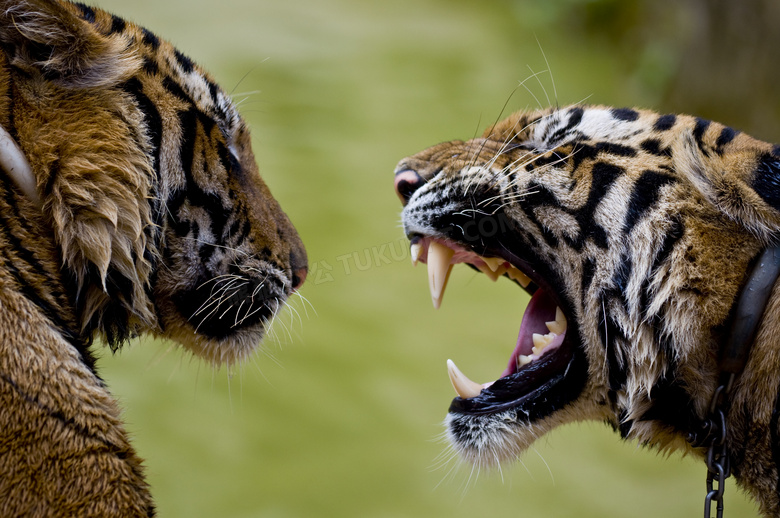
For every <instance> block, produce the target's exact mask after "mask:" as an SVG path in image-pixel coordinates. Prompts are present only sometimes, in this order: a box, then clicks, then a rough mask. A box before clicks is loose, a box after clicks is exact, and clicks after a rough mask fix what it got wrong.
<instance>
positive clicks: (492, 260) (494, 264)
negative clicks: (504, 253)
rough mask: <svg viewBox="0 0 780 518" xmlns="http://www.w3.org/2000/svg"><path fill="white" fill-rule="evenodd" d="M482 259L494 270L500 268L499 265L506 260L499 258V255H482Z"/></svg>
mask: <svg viewBox="0 0 780 518" xmlns="http://www.w3.org/2000/svg"><path fill="white" fill-rule="evenodd" d="M481 259H482V260H483V261H485V264H487V265H488V266H489V267H490V269H491V270H493V271H494V272H495V271H496V270H498V267H499V266H501V265H502V264H504V260H503V259H499V258H498V257H482V258H481Z"/></svg>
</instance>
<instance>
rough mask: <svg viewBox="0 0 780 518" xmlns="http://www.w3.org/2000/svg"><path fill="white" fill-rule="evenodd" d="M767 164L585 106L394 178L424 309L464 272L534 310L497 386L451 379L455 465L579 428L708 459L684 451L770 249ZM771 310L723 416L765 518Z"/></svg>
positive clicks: (773, 477)
mask: <svg viewBox="0 0 780 518" xmlns="http://www.w3.org/2000/svg"><path fill="white" fill-rule="evenodd" d="M779 151H780V150H779V149H778V148H775V147H773V146H772V145H770V144H767V143H765V142H761V141H758V140H756V139H753V138H751V137H749V136H748V135H745V134H743V133H740V132H737V131H735V130H733V129H731V128H728V127H725V126H723V125H720V124H717V123H714V122H710V121H706V120H702V119H697V118H694V117H688V116H682V115H680V116H677V115H659V114H656V113H652V112H649V111H643V110H634V109H613V108H607V107H599V106H579V105H578V106H571V107H568V108H561V109H548V110H544V111H536V112H530V113H528V112H526V113H517V114H514V115H512V116H510V117H509V118H507V119H506V120H504V121H502V122H500V123H498V124H496V125H495V126H493V127H491V128H489V129H488V130H487V131H486V132H485V133H484V134H483V135H482V136H481V137H480V138H475V139H473V140H469V141H466V142H462V141H454V142H446V143H442V144H439V145H436V146H433V147H431V148H429V149H426V150H424V151H422V152H420V153H418V154H416V155H413V156H410V157H408V158H405V159H403V160H401V162H400V163H399V165H398V167H397V169H396V175H395V188H396V192H397V193H398V195H399V197H400V198H401V200H402V202H403V204H404V205H405V207H404V209H403V213H402V219H403V225H404V230H405V232H406V235H407V236H408V237H409V239H410V240H411V248H412V258H413V260H415V261H416V260H419V261H422V262H426V263H427V264H428V272H429V285H430V286H429V287H430V290H431V296H432V298H433V302H434V306H435V307H438V306H439V304H440V303H441V300H442V296H443V293H444V289H445V287H446V284H447V278H448V276H449V272H450V270H451V268H452V267H453V265H454V264H457V263H467V264H468V265H470V266H471V267H473V268H475V269H477V270H480V271H482V272H483V273H485V274H486V275H487V276H488V277H490V278H491V279H492V280H496V279H497V278H498V277H502V276H503V277H506V278H508V279H509V280H510V281H512V282H515V283H517V284H518V286H519V287H520V288H522V289H525V290H526V291H527V292H529V293H530V294H531V300H530V302H529V303H528V306H527V309H526V311H525V314H524V316H523V319H522V322H521V323H519V328H520V330H519V334H518V337H517V339H516V341H513V342H512V345H508V346H507V353H508V356H509V358H508V362H507V364H506V367H503V368H501V367H497V369H496V373H497V379H496V380H494V381H490V382H488V383H484V384H482V383H475V382H473V381H471V380H469V379H468V378H467V377H466V376H465V375H463V374H462V373H461V371H460V370H459V369H458V368H457V367H456V366H455V364H454V363H452V362H449V365H448V368H449V373H450V378H451V380H452V383H453V385H454V387H455V390H456V392H457V393H458V397H456V398H455V399H454V400H453V401H452V403H451V405H450V408H449V413H448V416H447V419H446V425H447V430H448V432H447V433H448V436H449V439H450V440H451V442H452V444H453V445H454V447H455V448H456V449H457V450H458V451H459V452H460V453H461V454H462V455H463V456H464V457H466V458H467V459H469V460H471V461H473V462H475V463H477V464H479V465H486V466H487V465H492V464H495V463H497V462H501V461H505V460H508V459H513V458H516V457H517V456H518V455H520V454H521V453H522V452H523V451H524V450H525V449H526V448H527V447H528V446H529V445H530V444H531V443H532V442H533V441H534V440H535V439H537V438H538V437H540V436H542V435H543V434H544V433H546V432H547V431H549V430H551V429H552V428H554V427H556V426H558V425H561V424H564V423H568V422H573V421H580V420H586V419H588V420H599V421H606V422H608V423H610V424H611V425H612V426H613V427H614V428H615V430H616V431H618V432H619V433H620V434H621V436H622V437H624V438H631V439H637V440H638V441H640V442H642V443H645V444H650V445H654V446H656V447H658V448H660V449H661V450H666V451H669V450H682V451H687V452H693V453H695V454H697V455H703V453H704V451H705V450H704V449H703V448H697V447H693V446H692V445H691V444H690V443H689V442H688V440H687V438H688V437H689V434H691V433H692V432H694V431H695V430H696V429H697V428H696V427H697V424H698V423H700V422H701V421H702V420H703V419H704V418H705V417H706V415H707V413H708V406H709V403H710V400H711V399H712V395H713V392H714V390H715V388H716V387H717V386H718V383H719V379H718V378H719V376H718V366H717V365H718V347H719V343H720V342H721V341H722V339H723V337H724V334H725V333H727V331H728V328H729V325H730V320H729V315H730V312H731V311H732V307H733V305H734V301H735V298H736V296H737V294H738V293H739V290H740V286H741V284H742V283H743V280H744V278H745V276H746V271H747V270H748V268H749V267H750V265H751V261H753V260H754V258H755V257H756V256H757V255H758V254H759V252H760V251H761V250H762V249H763V248H765V247H767V246H768V245H769V244H770V243H772V242H774V241H776V239H777V236H778V230H780V212H778V209H780V197H779V196H778V194H780V190H779V188H778V186H779V185H780V182H778V178H780V152H779ZM776 292H777V290H775V293H773V296H772V297H771V298H770V303H769V306H768V307H767V310H766V313H765V315H764V319H763V321H762V324H761V327H760V329H759V331H758V337H757V339H756V341H755V344H754V346H753V349H752V352H751V355H750V358H749V360H748V364H747V367H746V368H745V370H744V371H743V372H742V373H741V375H740V376H739V377H738V378H737V381H736V382H735V385H734V388H733V389H732V392H731V393H730V403H731V406H730V410H729V411H728V413H727V416H726V419H727V424H728V437H727V443H728V451H729V458H730V460H731V463H732V467H733V472H734V474H735V475H736V477H737V479H738V482H739V483H740V484H741V485H743V486H744V487H745V488H746V489H747V490H748V491H749V492H750V493H751V494H752V495H753V496H754V497H755V498H756V499H757V500H758V502H759V503H760V505H761V507H762V510H763V511H764V512H765V513H767V514H768V515H777V514H778V511H779V508H778V467H777V461H778V460H780V459H778V457H777V455H776V452H777V451H778V447H780V442H779V441H778V440H777V437H780V434H779V433H778V432H780V428H779V427H778V415H780V413H779V412H778V410H779V408H778V397H777V392H778V386H780V368H778V365H780V364H778V363H777V352H776V351H777V350H778V347H780V334H778V333H780V329H778V323H777V322H778V318H777V317H779V316H780V294H778V293H776ZM509 340H510V338H509V337H507V341H509Z"/></svg>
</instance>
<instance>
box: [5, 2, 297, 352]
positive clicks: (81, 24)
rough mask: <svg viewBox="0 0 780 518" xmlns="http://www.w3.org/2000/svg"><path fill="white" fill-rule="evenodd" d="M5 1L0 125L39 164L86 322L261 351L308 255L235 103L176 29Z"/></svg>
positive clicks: (51, 220) (88, 329)
mask: <svg viewBox="0 0 780 518" xmlns="http://www.w3.org/2000/svg"><path fill="white" fill-rule="evenodd" d="M0 12H1V13H2V14H1V16H2V19H3V21H2V26H1V27H0V42H1V43H2V46H3V49H4V53H3V55H2V56H1V57H0V59H2V65H3V75H2V76H0V78H2V79H3V81H2V82H0V86H2V94H3V97H2V99H1V100H2V107H0V124H3V126H4V127H6V128H8V129H9V133H11V134H12V135H13V136H14V137H15V138H16V140H17V141H18V144H19V146H20V148H21V150H22V152H23V153H24V154H25V156H26V157H27V158H28V160H29V162H30V165H31V168H32V171H33V172H34V175H35V182H36V185H37V191H38V193H39V195H40V198H41V201H42V210H43V213H44V214H45V215H46V216H47V221H46V223H47V225H48V226H50V227H51V228H52V230H53V237H54V239H55V241H56V243H57V245H58V247H59V250H60V253H61V261H62V263H63V265H64V268H63V271H64V275H65V277H66V279H65V284H66V285H67V288H66V289H67V290H68V291H69V293H70V298H71V299H72V301H73V304H74V306H75V312H76V313H77V315H76V320H77V325H78V329H77V330H76V334H78V335H80V336H82V337H84V338H86V339H89V338H90V337H92V336H93V335H95V334H97V335H98V336H102V337H104V338H105V339H106V340H107V341H108V342H109V343H110V344H111V345H112V346H118V345H119V344H121V343H122V342H123V341H125V340H126V339H127V338H129V337H131V336H135V335H138V334H142V333H151V334H154V335H156V336H160V337H163V338H170V339H173V340H175V341H176V342H179V343H181V344H183V345H184V346H185V347H187V348H188V349H189V350H191V351H192V352H194V353H195V354H197V355H199V356H201V357H203V358H205V359H207V360H208V361H210V362H213V363H214V364H221V363H234V362H237V361H239V360H241V359H242V358H244V357H246V356H247V355H248V354H249V353H250V352H251V351H253V350H254V349H255V348H256V347H257V345H258V343H259V342H260V339H261V338H262V336H263V334H264V330H265V327H266V324H267V323H268V322H269V321H270V320H271V319H272V318H273V316H274V315H275V314H276V313H277V311H278V310H279V309H280V308H281V307H282V305H283V303H284V302H285V300H286V299H287V297H288V296H290V295H291V294H292V293H293V291H294V290H295V289H297V288H298V287H299V286H300V285H301V283H302V282H303V280H304V278H305V276H306V264H307V260H306V252H305V250H304V247H303V245H302V243H301V241H300V239H299V237H298V235H297V233H296V231H295V229H294V227H293V225H292V224H291V223H290V221H289V219H288V218H287V216H286V215H285V214H284V212H283V211H282V210H281V208H280V207H279V204H278V203H277V202H276V200H274V198H273V197H272V196H271V193H270V192H269V190H268V188H267V187H266V185H265V184H264V182H263V180H262V179H261V178H260V175H259V172H258V168H257V165H256V163H255V158H254V155H253V154H252V148H251V142H250V135H249V130H248V128H247V126H246V124H245V122H244V121H243V120H242V118H241V116H240V115H239V113H238V111H237V109H236V107H235V105H234V104H233V103H232V101H231V100H230V99H229V98H228V96H227V95H226V94H225V93H224V92H223V91H222V89H221V88H220V87H219V86H218V85H217V84H216V83H215V82H214V81H213V80H212V79H211V78H210V77H209V75H208V74H207V73H206V72H204V71H203V70H202V69H201V68H199V67H198V66H197V65H196V64H195V63H193V62H192V61H191V60H190V59H189V58H188V57H186V56H185V55H184V54H182V53H181V52H179V51H178V50H176V49H175V48H174V47H172V46H171V45H170V44H169V43H168V42H166V41H164V40H162V39H160V38H158V37H157V36H156V35H154V34H152V33H151V32H149V31H147V30H146V29H143V28H141V27H138V26H136V25H133V24H131V23H129V22H126V21H125V20H122V19H121V18H118V17H116V16H113V15H110V14H108V13H106V12H103V11H100V10H97V9H92V8H90V7H87V6H84V5H81V4H71V3H69V2H65V1H62V2H50V1H44V0H40V1H39V0H29V1H10V0H9V1H5V2H1V3H0Z"/></svg>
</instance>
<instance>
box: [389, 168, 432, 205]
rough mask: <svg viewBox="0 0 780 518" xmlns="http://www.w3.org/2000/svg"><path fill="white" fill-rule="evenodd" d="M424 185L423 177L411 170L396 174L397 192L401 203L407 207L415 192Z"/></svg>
mask: <svg viewBox="0 0 780 518" xmlns="http://www.w3.org/2000/svg"><path fill="white" fill-rule="evenodd" d="M424 183H425V181H424V180H423V179H422V177H421V176H420V175H419V174H417V172H415V171H412V170H411V169H405V170H403V171H399V172H398V173H396V175H395V192H396V194H397V195H398V198H399V199H400V200H401V203H403V204H404V205H406V202H408V201H409V198H411V197H412V194H414V191H416V190H417V189H419V188H420V187H421V186H422V185H423V184H424Z"/></svg>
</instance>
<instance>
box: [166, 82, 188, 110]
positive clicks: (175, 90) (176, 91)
mask: <svg viewBox="0 0 780 518" xmlns="http://www.w3.org/2000/svg"><path fill="white" fill-rule="evenodd" d="M162 85H163V88H165V89H166V90H167V91H168V93H170V94H171V95H173V96H174V97H176V98H177V99H179V100H180V101H183V102H184V103H185V104H189V105H192V106H194V105H195V101H193V100H192V97H190V96H189V95H187V92H185V91H184V89H183V88H182V87H181V86H180V85H179V84H178V83H177V82H176V81H174V80H173V79H171V78H170V77H165V78H163V80H162Z"/></svg>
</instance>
